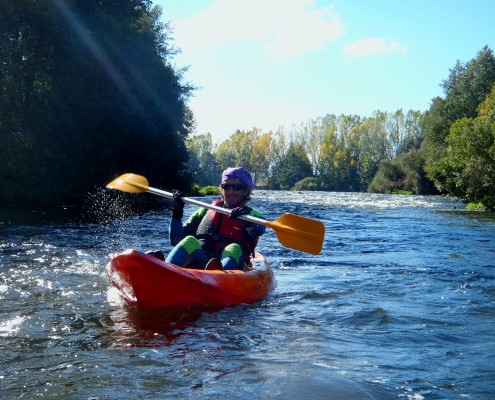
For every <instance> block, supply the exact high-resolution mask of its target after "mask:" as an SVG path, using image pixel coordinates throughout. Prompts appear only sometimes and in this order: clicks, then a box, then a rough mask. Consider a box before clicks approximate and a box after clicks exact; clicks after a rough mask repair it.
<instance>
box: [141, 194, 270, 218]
mask: <svg viewBox="0 0 495 400" xmlns="http://www.w3.org/2000/svg"><path fill="white" fill-rule="evenodd" d="M148 192H150V193H153V194H156V195H158V196H162V197H168V198H169V199H173V198H174V195H173V194H172V193H170V192H167V191H165V190H161V189H156V188H153V187H151V186H148ZM182 200H183V201H184V203H187V204H192V205H195V206H198V207H204V208H209V209H210V210H214V211H217V212H219V213H222V214H226V215H230V210H229V209H227V208H223V207H218V206H215V205H213V204H208V203H203V202H202V201H199V200H195V199H191V198H189V197H182ZM239 219H243V220H245V221H249V222H253V223H255V224H258V225H264V226H267V222H269V221H265V220H264V219H261V218H257V217H253V216H251V215H241V216H239Z"/></svg>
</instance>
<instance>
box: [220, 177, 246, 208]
mask: <svg viewBox="0 0 495 400" xmlns="http://www.w3.org/2000/svg"><path fill="white" fill-rule="evenodd" d="M221 186H222V194H223V199H224V200H225V202H226V203H227V205H228V206H229V207H232V206H235V205H237V204H240V203H241V202H242V200H244V197H246V195H247V194H248V192H249V190H248V188H247V187H246V185H244V184H243V183H242V182H241V181H240V180H238V179H227V180H226V181H225V182H223V183H222V185H221Z"/></svg>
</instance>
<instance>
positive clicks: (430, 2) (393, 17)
mask: <svg viewBox="0 0 495 400" xmlns="http://www.w3.org/2000/svg"><path fill="white" fill-rule="evenodd" d="M154 3H155V4H158V5H160V6H161V7H162V10H163V12H162V18H163V19H164V21H166V22H170V24H171V26H172V28H173V30H174V33H173V38H174V43H173V44H174V45H175V46H176V47H178V48H180V49H181V54H179V55H177V56H176V57H175V58H174V63H175V64H176V65H177V67H184V66H189V69H188V71H187V72H186V73H185V75H184V77H185V80H186V81H188V82H191V83H192V84H193V85H195V86H197V87H198V90H197V91H196V92H195V94H194V97H192V98H191V99H190V102H189V105H190V107H191V109H192V110H193V112H194V115H195V118H196V122H197V131H196V133H198V134H202V133H206V132H210V133H211V134H212V135H213V138H214V141H215V142H220V141H223V140H225V139H227V138H228V137H230V135H232V134H233V133H234V132H235V130H236V129H241V130H249V129H251V128H253V127H257V128H260V129H262V130H263V131H264V132H265V131H269V130H273V131H275V130H277V129H278V128H279V127H281V126H282V127H284V128H285V130H286V131H288V130H290V128H291V126H292V125H293V124H295V125H297V126H299V125H300V124H301V123H304V122H307V121H309V120H311V119H314V118H317V117H322V116H324V115H326V114H336V115H340V114H357V115H360V116H362V117H367V116H371V115H372V114H373V111H375V110H380V111H387V112H394V111H396V110H398V109H402V110H403V111H404V112H407V111H408V110H410V109H413V110H419V111H425V110H427V109H428V108H429V106H430V104H431V100H432V99H433V98H434V97H435V96H442V95H443V93H442V89H441V88H440V84H441V82H442V81H443V80H445V79H446V78H447V77H448V76H449V70H450V69H451V68H453V67H454V66H455V63H456V61H457V60H459V61H461V62H462V63H465V62H467V61H469V60H471V59H473V58H474V57H476V55H477V53H478V52H479V51H480V50H481V49H482V48H483V46H485V45H488V46H489V47H490V48H491V49H492V50H495V28H494V26H495V25H494V21H495V1H493V0H465V1H460V0H415V1H412V0H333V1H330V0H329V1H326V0H173V1H172V0H155V1H154Z"/></svg>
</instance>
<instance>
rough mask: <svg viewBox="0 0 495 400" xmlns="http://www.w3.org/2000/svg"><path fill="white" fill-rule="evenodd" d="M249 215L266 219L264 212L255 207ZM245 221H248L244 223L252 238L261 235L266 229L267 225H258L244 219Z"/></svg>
mask: <svg viewBox="0 0 495 400" xmlns="http://www.w3.org/2000/svg"><path fill="white" fill-rule="evenodd" d="M249 215H252V216H253V217H256V218H261V219H265V217H263V214H261V213H260V212H259V211H258V210H254V209H253V210H251V212H250V213H249ZM244 222H246V223H245V224H244V227H245V228H246V231H247V232H248V233H249V236H251V237H252V238H256V237H259V236H261V235H263V234H264V233H265V231H266V226H265V225H258V224H254V223H252V222H248V221H243V223H244Z"/></svg>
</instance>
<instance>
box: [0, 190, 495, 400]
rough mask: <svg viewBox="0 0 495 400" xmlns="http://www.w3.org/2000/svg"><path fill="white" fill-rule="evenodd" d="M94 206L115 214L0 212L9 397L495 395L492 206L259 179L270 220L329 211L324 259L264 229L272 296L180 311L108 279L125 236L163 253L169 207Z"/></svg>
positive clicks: (0, 347) (1, 343)
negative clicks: (161, 309) (130, 296)
mask: <svg viewBox="0 0 495 400" xmlns="http://www.w3.org/2000/svg"><path fill="white" fill-rule="evenodd" d="M143 196H147V195H143ZM209 200H210V199H205V201H209ZM164 201H166V200H164ZM94 204H95V205H94V209H93V210H92V211H94V213H95V214H96V215H100V216H101V220H102V221H107V222H105V223H88V222H79V221H80V220H79V219H77V218H74V217H63V216H53V215H49V214H46V213H42V212H39V211H36V212H31V211H16V210H1V211H0V300H1V302H0V304H1V306H0V307H1V308H0V311H1V312H0V337H1V339H0V361H1V370H0V388H1V392H0V397H3V398H8V399H13V398H25V399H35V398H45V399H46V398H51V399H129V398H146V399H164V398H174V399H175V398H178V397H179V396H180V397H181V398H187V399H212V398H215V399H216V398H224V399H245V398H259V399H298V400H299V399H465V398H468V399H494V398H495V334H494V332H495V217H494V216H493V215H488V214H482V213H471V212H467V211H466V210H465V209H464V207H463V205H462V204H461V203H460V202H458V201H456V200H454V199H446V198H441V197H419V196H387V195H369V194H350V193H321V192H318V193H294V192H264V191H258V192H257V193H256V194H255V199H254V200H253V206H255V207H256V208H258V209H260V210H261V211H262V212H263V213H264V214H265V216H266V217H267V218H268V219H277V218H278V217H279V216H280V215H281V214H282V213H284V212H291V213H295V214H299V215H303V216H307V217H310V218H315V219H319V220H321V221H322V222H323V223H324V224H325V226H326V230H327V233H326V236H325V244H324V248H323V251H322V253H321V255H319V256H311V255H307V254H304V253H299V252H296V251H293V250H290V249H287V248H284V247H282V246H281V245H280V244H279V242H278V240H277V238H276V236H275V234H274V232H273V231H269V232H267V234H266V235H265V236H264V237H263V238H262V240H261V241H260V245H259V249H260V250H261V251H262V252H263V253H264V254H265V255H266V257H267V258H268V260H269V261H270V263H271V265H272V268H273V269H274V272H275V276H276V278H277V282H278V286H277V288H276V290H275V291H274V292H273V293H272V294H271V295H270V296H269V297H268V298H267V299H265V300H264V301H262V302H260V303H257V304H253V305H241V306H239V307H235V308H229V309H225V310H222V311H219V312H216V313H203V314H199V315H181V316H174V315H167V314H165V313H143V312H136V311H135V310H132V309H130V308H128V307H124V306H123V305H122V304H121V303H120V301H119V299H118V297H117V296H116V295H115V293H114V292H113V291H112V290H110V287H109V283H108V280H107V278H106V276H105V274H104V267H105V264H106V263H107V262H108V260H109V259H110V257H111V256H112V255H115V254H117V253H118V252H120V251H122V250H124V249H126V248H138V249H142V250H146V251H147V250H155V249H158V248H162V249H164V250H169V249H170V247H169V245H168V240H167V239H168V237H167V227H168V221H169V219H168V218H169V216H170V212H169V211H166V210H165V211H163V212H149V213H147V214H144V215H139V216H137V215H132V213H129V212H127V213H126V216H125V218H122V219H119V220H115V221H113V222H108V220H109V218H108V214H109V212H110V211H112V212H111V214H112V215H113V216H115V215H118V214H119V212H120V211H119V210H120V209H121V207H123V206H122V204H123V203H122V204H117V205H116V204H108V203H106V202H105V201H101V202H97V201H95V202H94ZM193 209H194V208H193V207H191V208H189V207H187V208H186V213H190V212H192V210H193Z"/></svg>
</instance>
